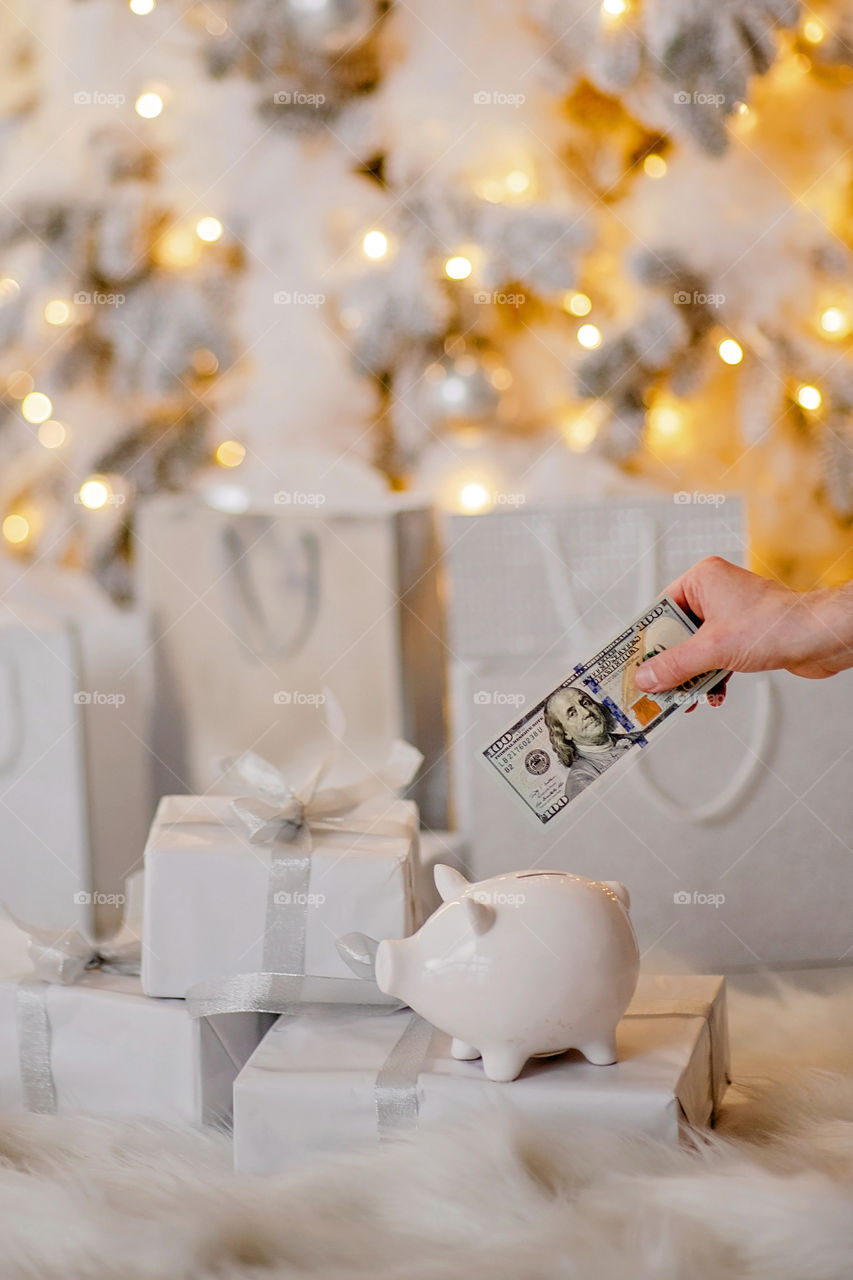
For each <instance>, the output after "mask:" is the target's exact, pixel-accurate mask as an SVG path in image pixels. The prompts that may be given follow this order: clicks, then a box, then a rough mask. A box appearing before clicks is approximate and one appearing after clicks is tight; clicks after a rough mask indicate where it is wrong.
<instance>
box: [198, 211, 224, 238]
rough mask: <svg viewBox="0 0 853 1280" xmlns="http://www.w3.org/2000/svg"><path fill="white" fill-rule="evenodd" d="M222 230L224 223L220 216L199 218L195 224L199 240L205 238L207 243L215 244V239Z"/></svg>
mask: <svg viewBox="0 0 853 1280" xmlns="http://www.w3.org/2000/svg"><path fill="white" fill-rule="evenodd" d="M222 230H223V228H222V223H221V222H220V221H219V219H218V218H211V217H206V218H199V220H198V222H197V223H196V224H195V233H196V235H197V236H198V238H199V240H204V241H205V242H206V243H207V244H213V242H214V240H218V239H219V237H220V236H221V235H222Z"/></svg>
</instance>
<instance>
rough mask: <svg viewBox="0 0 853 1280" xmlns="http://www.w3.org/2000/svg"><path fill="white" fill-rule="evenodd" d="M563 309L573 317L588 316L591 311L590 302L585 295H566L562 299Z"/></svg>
mask: <svg viewBox="0 0 853 1280" xmlns="http://www.w3.org/2000/svg"><path fill="white" fill-rule="evenodd" d="M563 307H564V308H565V310H566V311H568V313H569V315H573V316H588V315H589V313H590V311H592V302H591V301H590V299H589V298H588V297H587V295H586V294H585V293H567V294H566V295H565V296H564V298H563Z"/></svg>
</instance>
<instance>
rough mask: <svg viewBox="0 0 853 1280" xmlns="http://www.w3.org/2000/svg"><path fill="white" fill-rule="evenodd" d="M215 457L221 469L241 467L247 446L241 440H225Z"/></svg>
mask: <svg viewBox="0 0 853 1280" xmlns="http://www.w3.org/2000/svg"><path fill="white" fill-rule="evenodd" d="M213 456H214V458H215V459H216V461H217V462H218V463H219V465H220V467H239V465H240V463H241V462H242V461H243V459H244V458H245V456H246V446H245V445H243V444H241V443H240V441H239V440H223V441H222V443H221V444H220V445H219V446H218V447H217V450H216V453H215V454H214V455H213Z"/></svg>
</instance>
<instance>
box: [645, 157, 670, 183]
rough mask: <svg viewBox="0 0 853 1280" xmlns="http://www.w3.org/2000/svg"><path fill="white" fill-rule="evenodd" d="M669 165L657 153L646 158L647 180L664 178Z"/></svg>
mask: <svg viewBox="0 0 853 1280" xmlns="http://www.w3.org/2000/svg"><path fill="white" fill-rule="evenodd" d="M667 168H668V166H667V163H666V161H665V160H664V158H663V156H659V155H658V154H657V152H656V151H653V152H652V153H651V155H648V156H646V158H645V160H644V161H643V173H644V174H645V175H646V177H647V178H662V177H663V176H664V174H665V173H666V171H667Z"/></svg>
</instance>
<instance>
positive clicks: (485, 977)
mask: <svg viewBox="0 0 853 1280" xmlns="http://www.w3.org/2000/svg"><path fill="white" fill-rule="evenodd" d="M435 882H436V886H437V888H438V891H439V893H440V894H441V897H442V899H443V904H444V905H443V906H441V907H439V908H438V910H437V911H436V912H435V913H434V914H433V915H432V916H430V918H429V920H427V921H426V923H425V924H424V925H423V926H422V927H421V928H420V929H419V930H418V932H417V933H415V934H413V935H412V937H411V938H402V939H400V940H399V941H385V942H380V944H379V948H378V950H377V952H376V981H377V983H378V985H379V987H380V988H381V990H382V991H384V992H385V993H386V994H388V995H393V996H396V997H397V998H398V999H400V1000H404V1001H405V1002H406V1004H408V1005H410V1006H411V1008H412V1009H414V1010H415V1011H416V1012H417V1013H420V1014H421V1015H422V1016H423V1017H424V1018H426V1019H427V1021H428V1022H431V1023H432V1024H433V1025H434V1026H436V1027H438V1028H439V1029H440V1030H441V1031H444V1032H446V1033H447V1034H448V1035H451V1036H452V1037H453V1047H452V1053H453V1056H454V1057H455V1058H478V1057H482V1059H483V1069H484V1070H485V1073H486V1075H487V1076H488V1077H489V1078H490V1079H491V1080H514V1079H515V1078H516V1076H517V1075H519V1073H520V1072H521V1069H522V1067H523V1066H524V1064H525V1062H526V1061H527V1059H528V1058H529V1057H532V1056H533V1055H535V1054H553V1053H562V1052H564V1051H565V1050H566V1049H579V1050H580V1051H581V1053H583V1054H584V1056H585V1057H586V1058H587V1059H588V1060H589V1061H590V1062H593V1063H596V1064H601V1065H604V1064H606V1063H611V1062H615V1061H616V1039H615V1031H616V1024H617V1023H618V1021H619V1019H620V1018H621V1017H622V1014H623V1013H624V1012H625V1010H626V1008H627V1007H628V1004H629V1002H630V1000H631V997H632V995H633V994H634V988H635V987H636V985H637V975H638V972H639V964H640V960H639V952H638V950H637V939H636V937H635V935H634V929H633V926H632V924H631V919H630V916H629V914H628V907H629V905H630V899H629V896H628V890H627V889H626V888H625V886H624V885H621V884H618V883H615V882H612V881H611V882H599V881H596V880H585V879H584V877H583V876H575V875H568V874H567V873H565V872H563V871H515V872H511V873H509V874H507V875H499V876H493V877H492V878H491V879H490V880H481V881H479V883H477V884H469V882H468V881H467V880H466V879H465V877H464V876H463V875H461V874H460V872H458V871H455V870H454V869H453V868H452V867H447V866H437V867H436V868H435Z"/></svg>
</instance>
